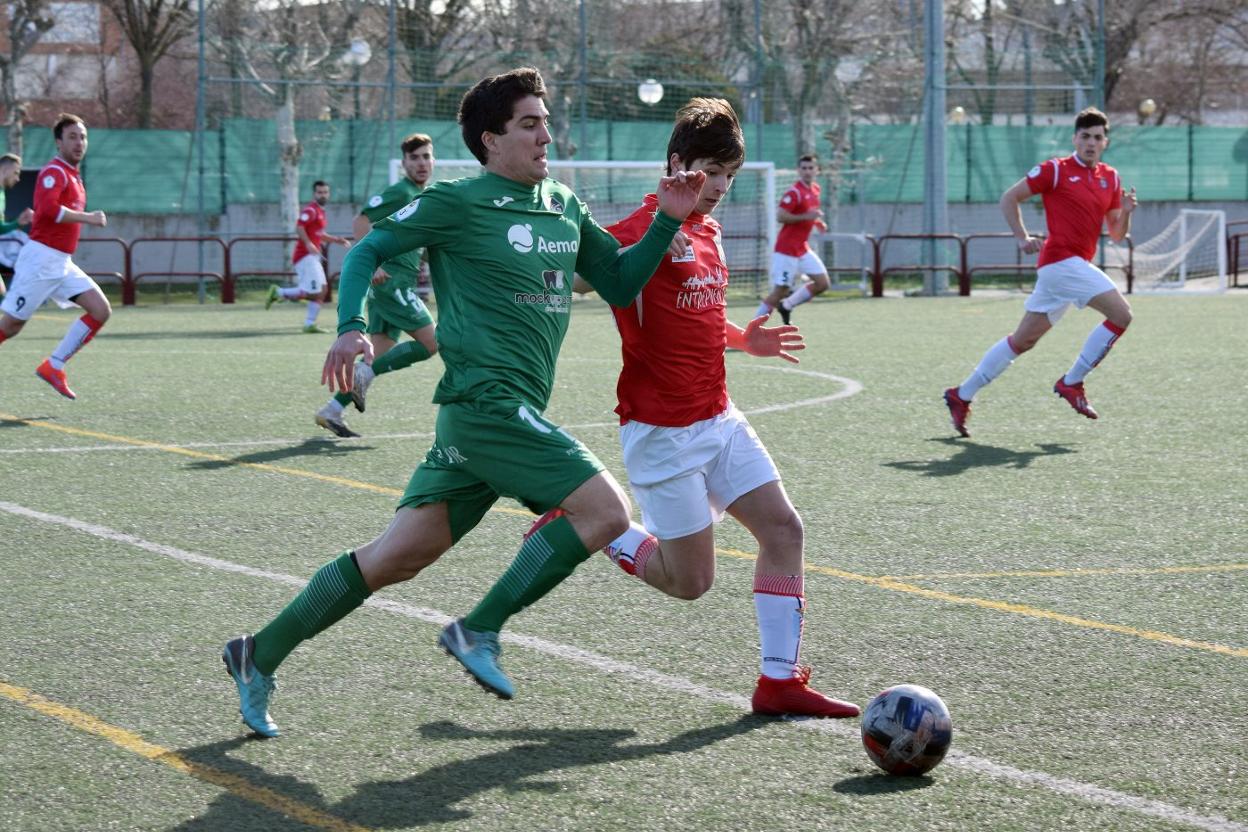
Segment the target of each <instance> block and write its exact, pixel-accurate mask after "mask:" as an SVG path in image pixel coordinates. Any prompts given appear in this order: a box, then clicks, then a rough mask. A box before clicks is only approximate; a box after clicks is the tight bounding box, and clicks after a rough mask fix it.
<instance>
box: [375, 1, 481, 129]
mask: <svg viewBox="0 0 1248 832" xmlns="http://www.w3.org/2000/svg"><path fill="white" fill-rule="evenodd" d="M471 6H472V4H471V3H470V2H469V0H395V29H396V34H397V40H398V43H399V47H400V48H401V49H402V50H403V53H402V54H403V57H404V58H405V60H406V65H407V76H408V80H409V81H411V82H412V83H413V84H421V85H425V86H421V87H419V88H417V89H416V90H415V91H414V95H413V101H412V111H411V112H412V115H413V116H424V117H426V118H429V117H438V116H440V115H441V114H440V113H439V112H438V111H437V101H436V99H437V96H438V94H439V92H440V88H441V87H442V85H443V84H444V83H445V82H446V80H447V79H449V78H453V77H454V76H456V75H457V74H458V73H460V72H461V71H462V70H464V69H466V68H467V67H469V66H471V65H473V64H474V63H476V62H478V61H480V60H482V59H483V58H485V57H486V56H485V54H483V53H481V52H478V51H476V50H473V49H471V48H470V46H471V43H470V41H469V39H470V38H471V35H472V27H470V26H468V25H466V24H467V23H468V22H469V20H470V15H469V13H470V10H471Z"/></svg>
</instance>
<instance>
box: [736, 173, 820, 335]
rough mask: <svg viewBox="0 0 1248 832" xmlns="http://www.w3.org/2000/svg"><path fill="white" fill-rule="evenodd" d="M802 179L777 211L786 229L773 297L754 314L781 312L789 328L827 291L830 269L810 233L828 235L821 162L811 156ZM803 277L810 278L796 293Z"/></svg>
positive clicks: (774, 266) (774, 268) (775, 264)
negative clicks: (793, 316)
mask: <svg viewBox="0 0 1248 832" xmlns="http://www.w3.org/2000/svg"><path fill="white" fill-rule="evenodd" d="M797 175H798V179H797V181H796V182H794V183H793V187H791V188H789V189H788V190H787V191H785V193H784V196H783V197H782V198H781V200H780V207H779V208H778V209H777V210H776V219H778V220H779V221H780V224H781V225H782V226H783V228H781V229H780V233H779V234H777V235H776V250H775V251H774V252H772V255H771V294H769V295H768V296H767V297H766V298H765V299H764V300H763V302H762V303H760V304H759V306H758V311H757V312H755V313H754V314H755V315H756V316H757V315H762V316H764V317H770V316H771V312H772V310H773V309H779V310H780V318H781V320H783V321H784V322H785V323H786V324H787V323H788V322H789V314H790V313H791V312H792V311H793V308H794V307H795V306H800V305H801V304H803V303H805V302H806V301H808V300H810V299H811V298H813V297H814V296H815V295H819V294H822V293H823V292H825V291H827V288H828V286H829V284H830V281H829V280H828V267H827V266H825V265H823V261H822V260H820V259H819V255H818V254H815V252H814V249H812V248H811V247H810V233H811V232H812V231H814V230H815V229H816V228H818V229H819V230H820V231H827V230H828V226H827V223H825V222H824V221H823V209H822V208H820V207H819V206H820V205H821V204H822V203H821V201H820V195H819V184H818V183H817V182H815V177H817V176H818V175H819V159H818V158H817V157H816V156H815V155H814V154H813V153H808V154H806V155H805V156H803V157H801V158H800V159H798V161H797ZM802 275H806V276H807V277H809V278H810V280H809V281H806V282H804V283H802V285H801V286H798V287H797V289H796V290H794V288H793V286H794V284H796V283H797V282H798V281H799V279H800V278H801V276H802Z"/></svg>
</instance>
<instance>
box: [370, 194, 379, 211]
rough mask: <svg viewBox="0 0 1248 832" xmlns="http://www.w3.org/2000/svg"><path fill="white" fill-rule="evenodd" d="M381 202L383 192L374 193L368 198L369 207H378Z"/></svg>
mask: <svg viewBox="0 0 1248 832" xmlns="http://www.w3.org/2000/svg"><path fill="white" fill-rule="evenodd" d="M380 204H381V194H373V195H372V196H370V197H369V198H368V207H369V208H376V207H377V206H378V205H380Z"/></svg>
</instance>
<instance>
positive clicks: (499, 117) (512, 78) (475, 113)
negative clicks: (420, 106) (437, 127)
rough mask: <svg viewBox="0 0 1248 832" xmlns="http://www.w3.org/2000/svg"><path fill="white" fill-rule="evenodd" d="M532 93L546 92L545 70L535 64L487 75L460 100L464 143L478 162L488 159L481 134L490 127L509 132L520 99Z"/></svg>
mask: <svg viewBox="0 0 1248 832" xmlns="http://www.w3.org/2000/svg"><path fill="white" fill-rule="evenodd" d="M529 95H535V96H537V97H538V98H541V97H543V96H545V95H546V85H545V83H543V82H542V74H541V73H540V72H538V71H537V70H536V69H534V68H533V67H531V66H523V67H520V68H518V69H513V70H511V71H510V72H504V73H502V74H501V75H491V76H490V77H488V78H483V79H481V80H480V81H478V82H477V84H476V86H474V87H473V88H472V89H470V90H468V92H466V93H464V97H463V98H462V99H461V100H460V102H459V126H460V128H461V130H462V131H463V134H464V144H466V145H468V149H469V150H470V151H472V155H473V156H475V157H477V161H478V162H480V163H481V164H483V165H484V164H485V163H486V161H488V154H487V153H486V149H485V142H483V141H482V140H481V134H482V133H485V132H487V131H488V132H490V133H495V134H497V135H500V136H501V135H502V134H503V133H505V132H507V122H508V121H510V120H511V116H512V114H513V113H514V112H515V109H516V102H517V101H519V100H520V99H522V98H524V97H525V96H529Z"/></svg>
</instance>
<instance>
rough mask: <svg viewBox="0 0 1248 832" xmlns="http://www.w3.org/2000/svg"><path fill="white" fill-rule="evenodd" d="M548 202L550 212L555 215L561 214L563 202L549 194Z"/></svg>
mask: <svg viewBox="0 0 1248 832" xmlns="http://www.w3.org/2000/svg"><path fill="white" fill-rule="evenodd" d="M549 202H550V210H552V211H554V212H555V213H556V214H562V213H563V202H562V201H561V200H560V199H559V197H557V196H555V195H554V194H551V195H550V200H549Z"/></svg>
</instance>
